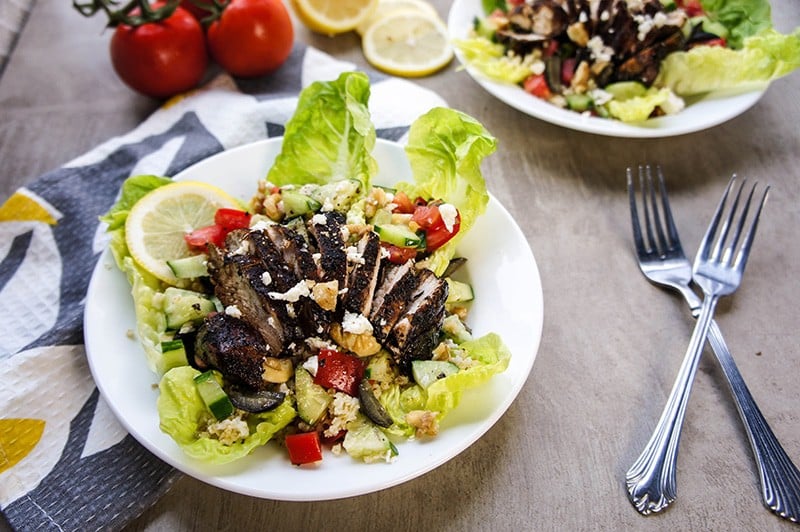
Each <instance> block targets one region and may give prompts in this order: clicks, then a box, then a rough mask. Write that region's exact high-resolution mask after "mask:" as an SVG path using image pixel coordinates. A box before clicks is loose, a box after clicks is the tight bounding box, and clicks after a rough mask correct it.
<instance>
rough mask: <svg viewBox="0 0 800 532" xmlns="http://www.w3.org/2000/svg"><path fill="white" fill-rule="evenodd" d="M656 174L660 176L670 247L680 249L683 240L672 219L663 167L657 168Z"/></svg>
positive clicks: (659, 182)
mask: <svg viewBox="0 0 800 532" xmlns="http://www.w3.org/2000/svg"><path fill="white" fill-rule="evenodd" d="M656 174H657V175H658V185H659V190H660V191H661V206H662V210H663V211H664V219H665V220H666V222H667V234H668V236H669V241H670V245H671V246H673V247H677V248H680V247H681V239H680V237H679V236H678V228H677V227H676V225H675V220H673V219H672V208H671V207H670V205H669V196H668V195H667V186H666V185H665V184H664V173H663V172H662V171H661V166H656Z"/></svg>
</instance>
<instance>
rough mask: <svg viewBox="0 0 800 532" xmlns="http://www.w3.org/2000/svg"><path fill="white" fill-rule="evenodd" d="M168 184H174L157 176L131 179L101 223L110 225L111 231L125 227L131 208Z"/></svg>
mask: <svg viewBox="0 0 800 532" xmlns="http://www.w3.org/2000/svg"><path fill="white" fill-rule="evenodd" d="M167 183H172V180H171V179H169V178H168V177H161V176H157V175H135V176H131V177H129V178H128V179H126V180H125V181H124V182H123V183H122V190H121V191H120V197H119V199H118V200H117V202H116V203H115V204H114V205H113V206H112V207H111V208H110V209H109V210H108V212H107V213H106V214H104V215H103V216H101V217H100V221H101V222H106V223H107V224H108V230H109V231H113V230H115V229H118V228H119V227H124V226H125V220H127V219H128V213H129V212H130V210H131V207H133V205H134V204H135V203H136V202H137V201H139V200H140V199H141V198H142V196H144V195H145V194H147V193H148V192H150V191H152V190H154V189H156V188H158V187H160V186H163V185H166V184H167Z"/></svg>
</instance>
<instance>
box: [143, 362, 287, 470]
mask: <svg viewBox="0 0 800 532" xmlns="http://www.w3.org/2000/svg"><path fill="white" fill-rule="evenodd" d="M199 374H200V372H199V371H197V370H196V369H194V368H192V367H190V366H182V367H178V368H174V369H171V370H170V371H168V372H167V373H165V374H164V376H163V377H162V378H161V382H159V384H158V388H159V391H160V395H159V396H158V401H157V403H156V407H157V409H158V417H159V420H160V427H161V430H162V431H164V432H165V433H166V434H168V435H169V436H170V437H172V439H173V440H175V442H176V443H177V444H178V445H179V446H180V447H181V449H183V451H184V452H185V453H186V454H187V455H188V456H190V457H192V458H195V459H197V460H202V461H204V462H208V463H213V464H226V463H229V462H232V461H234V460H237V459H239V458H242V457H244V456H247V455H248V454H250V453H251V452H252V451H253V449H255V448H256V447H260V446H262V445H264V444H265V443H267V442H268V441H269V440H270V439H272V437H273V436H275V434H277V433H278V432H279V431H280V430H281V429H283V428H284V427H286V426H287V425H288V424H289V423H291V421H292V420H293V419H294V417H295V415H296V413H297V412H296V411H295V409H294V406H293V405H292V404H291V401H289V400H285V401H284V402H283V403H281V404H280V405H279V406H278V407H277V408H275V409H274V410H270V411H268V412H263V413H260V414H250V415H248V417H247V424H248V427H249V429H250V434H249V436H247V437H246V438H244V439H243V440H241V441H238V442H236V443H234V444H232V445H225V444H224V443H221V442H220V441H219V440H217V439H215V438H211V437H209V436H207V435H204V434H203V426H202V423H203V420H204V419H213V418H209V416H211V413H210V412H209V411H208V409H207V408H206V405H205V403H204V402H203V399H202V398H201V397H200V394H199V393H198V391H197V386H196V385H195V383H194V377H195V376H196V375H199Z"/></svg>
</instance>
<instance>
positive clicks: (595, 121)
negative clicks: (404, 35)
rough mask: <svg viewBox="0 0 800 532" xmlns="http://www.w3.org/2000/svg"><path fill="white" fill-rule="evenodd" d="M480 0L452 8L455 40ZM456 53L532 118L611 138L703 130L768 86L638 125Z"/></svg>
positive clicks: (492, 90)
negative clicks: (585, 111) (531, 89)
mask: <svg viewBox="0 0 800 532" xmlns="http://www.w3.org/2000/svg"><path fill="white" fill-rule="evenodd" d="M484 16H485V15H484V12H483V8H482V7H481V0H455V1H454V2H453V5H452V7H451V8H450V14H449V16H448V19H447V26H448V30H449V32H450V38H451V39H465V38H467V36H468V35H469V32H470V29H471V28H472V23H473V20H474V19H475V17H480V18H483V17H484ZM456 56H457V57H458V60H459V61H461V64H463V65H464V66H465V67H466V70H467V72H468V73H469V75H470V76H472V78H473V79H474V80H475V81H476V82H477V83H478V84H479V85H480V86H481V87H483V88H484V89H485V90H486V91H487V92H489V94H491V95H492V96H494V97H495V98H497V99H499V100H500V101H502V102H505V103H506V104H508V105H510V106H511V107H514V108H515V109H517V110H519V111H522V112H523V113H526V114H528V115H530V116H533V117H536V118H539V119H541V120H544V121H546V122H550V123H552V124H556V125H559V126H563V127H568V128H570V129H576V130H578V131H585V132H587V133H596V134H599V135H608V136H612V137H637V138H648V137H671V136H675V135H683V134H685V133H692V132H695V131H701V130H703V129H707V128H710V127H713V126H716V125H718V124H721V123H723V122H725V121H727V120H730V119H731V118H734V117H736V116H738V115H740V114H741V113H743V112H745V111H746V110H748V109H749V108H750V107H752V106H753V105H755V103H756V102H757V101H758V100H759V99H760V98H761V96H762V95H763V94H764V90H766V87H765V88H764V89H763V90H755V91H753V90H750V91H749V92H741V91H739V92H727V93H723V92H717V93H709V94H706V95H703V96H700V97H696V98H694V97H693V98H692V99H690V100H687V102H686V103H687V106H686V108H685V109H683V111H681V112H680V113H678V114H675V115H670V116H662V117H659V118H652V119H650V120H647V121H645V122H642V123H640V124H626V123H624V122H620V121H619V120H609V119H605V118H599V117H594V116H584V115H582V114H580V113H576V112H575V111H569V110H566V109H561V108H560V107H557V106H555V105H552V104H550V103H548V102H546V101H544V100H542V99H539V98H536V97H534V96H531V95H530V94H528V93H526V92H525V91H524V90H522V88H521V87H518V86H516V85H512V84H509V83H499V82H496V81H493V80H491V79H489V78H487V77H486V76H484V75H483V74H481V73H480V72H479V71H478V70H477V69H475V68H473V67H471V66H470V65H469V64H468V63H467V61H466V60H465V59H464V56H463V55H462V54H461V53H460V52H459V51H458V50H456Z"/></svg>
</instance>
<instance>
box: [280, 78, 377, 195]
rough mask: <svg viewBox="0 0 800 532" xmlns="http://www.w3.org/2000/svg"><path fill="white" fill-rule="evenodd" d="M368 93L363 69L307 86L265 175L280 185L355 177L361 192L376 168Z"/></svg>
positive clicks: (365, 189) (330, 181) (365, 188)
mask: <svg viewBox="0 0 800 532" xmlns="http://www.w3.org/2000/svg"><path fill="white" fill-rule="evenodd" d="M369 95H370V85H369V78H368V77H367V75H366V74H364V73H363V72H345V73H343V74H341V75H340V76H339V78H338V79H336V80H335V81H329V82H322V81H317V82H315V83H312V84H311V85H309V86H308V87H306V88H305V89H304V90H303V91H302V92H301V93H300V98H299V100H298V102H297V110H296V111H295V113H294V115H293V116H292V118H291V119H290V120H289V121H288V122H287V124H286V131H285V133H284V138H283V145H282V147H281V153H280V154H279V155H278V157H277V158H276V159H275V163H274V165H273V166H272V168H271V169H270V170H269V173H268V174H267V180H268V181H269V182H271V183H273V184H275V185H278V186H283V185H288V184H296V185H305V184H309V183H316V184H326V183H332V182H335V181H341V180H343V179H356V180H358V181H359V182H360V183H361V184H362V185H363V188H362V190H363V193H364V194H366V191H367V189H368V188H369V184H370V181H371V179H372V176H373V175H375V172H376V169H377V164H376V162H375V159H374V158H373V157H372V148H373V147H374V146H375V126H374V125H373V124H372V121H371V119H370V114H369V109H368V108H367V102H368V100H369Z"/></svg>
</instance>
